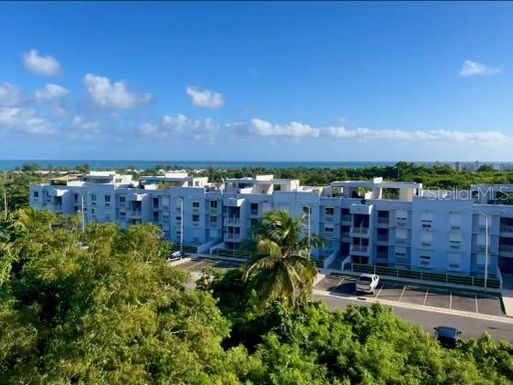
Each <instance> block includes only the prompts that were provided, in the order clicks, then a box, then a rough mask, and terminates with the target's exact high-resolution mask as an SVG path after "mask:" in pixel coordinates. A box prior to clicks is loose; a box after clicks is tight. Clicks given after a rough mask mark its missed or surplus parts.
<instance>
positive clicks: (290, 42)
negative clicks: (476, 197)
mask: <svg viewBox="0 0 513 385" xmlns="http://www.w3.org/2000/svg"><path fill="white" fill-rule="evenodd" d="M511 20H513V4H512V3H494V4H485V3H451V4H443V3H413V4H406V3H386V4H378V3H364V4H349V3H322V4H319V3H317V4H315V3H306V2H301V3H290V2H287V3H285V2H284V3H260V4H258V3H224V4H223V3H189V4H187V3H178V4H177V3H163V2H155V3H148V2H145V3H144V4H143V3H135V2H129V3H121V2H113V3H92V4H86V3H61V2H55V3H47V2H42V3H41V4H37V3H28V2H20V3H0V43H1V44H0V53H1V54H0V159H147V160H323V161H326V160H332V161H346V160H347V161H359V160H376V161H379V160H391V161H395V160H498V161H504V160H513V156H512V154H513V151H512V150H511V149H512V148H513V77H512V75H513V49H512V42H513V23H512V22H511Z"/></svg>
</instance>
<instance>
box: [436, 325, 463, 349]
mask: <svg viewBox="0 0 513 385" xmlns="http://www.w3.org/2000/svg"><path fill="white" fill-rule="evenodd" d="M434 329H435V331H436V338H437V339H438V342H440V345H442V346H443V347H444V348H455V347H457V346H458V341H459V339H460V334H461V331H459V330H458V329H456V328H453V327H450V326H437V327H435V328H434Z"/></svg>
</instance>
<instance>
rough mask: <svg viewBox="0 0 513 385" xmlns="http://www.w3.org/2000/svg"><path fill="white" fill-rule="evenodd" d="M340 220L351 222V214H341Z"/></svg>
mask: <svg viewBox="0 0 513 385" xmlns="http://www.w3.org/2000/svg"><path fill="white" fill-rule="evenodd" d="M340 221H341V222H346V223H347V222H351V214H342V215H341V216H340Z"/></svg>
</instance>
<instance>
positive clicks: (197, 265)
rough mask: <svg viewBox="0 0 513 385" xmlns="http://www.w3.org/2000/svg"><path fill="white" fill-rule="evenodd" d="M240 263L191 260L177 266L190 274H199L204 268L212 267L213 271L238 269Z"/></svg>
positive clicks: (202, 259)
mask: <svg viewBox="0 0 513 385" xmlns="http://www.w3.org/2000/svg"><path fill="white" fill-rule="evenodd" d="M239 266H240V263H238V262H232V261H219V260H214V259H204V258H201V259H200V258H193V259H191V260H190V261H186V262H183V263H180V264H178V265H177V267H181V268H183V269H186V270H188V271H191V272H196V273H200V272H201V271H202V270H203V269H204V268H205V267H212V268H215V269H233V268H236V267H239Z"/></svg>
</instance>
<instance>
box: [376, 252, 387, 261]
mask: <svg viewBox="0 0 513 385" xmlns="http://www.w3.org/2000/svg"><path fill="white" fill-rule="evenodd" d="M376 258H377V259H381V260H388V253H387V252H383V251H378V252H377V254H376Z"/></svg>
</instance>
